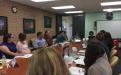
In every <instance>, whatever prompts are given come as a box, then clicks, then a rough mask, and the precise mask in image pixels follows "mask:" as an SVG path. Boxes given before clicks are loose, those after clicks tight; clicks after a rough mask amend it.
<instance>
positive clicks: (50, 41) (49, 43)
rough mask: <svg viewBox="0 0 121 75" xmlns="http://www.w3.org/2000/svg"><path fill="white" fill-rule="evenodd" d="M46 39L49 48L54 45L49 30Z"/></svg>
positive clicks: (46, 32) (45, 35)
mask: <svg viewBox="0 0 121 75" xmlns="http://www.w3.org/2000/svg"><path fill="white" fill-rule="evenodd" d="M44 39H45V40H46V41H47V44H48V46H51V45H52V44H53V39H52V37H51V35H50V31H48V30H46V31H45V34H44Z"/></svg>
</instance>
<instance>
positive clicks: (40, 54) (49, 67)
mask: <svg viewBox="0 0 121 75" xmlns="http://www.w3.org/2000/svg"><path fill="white" fill-rule="evenodd" d="M27 75H70V74H69V71H68V68H67V67H66V65H65V62H64V60H63V59H62V56H61V55H60V54H59V53H58V52H57V51H55V50H54V49H52V48H40V49H38V50H36V51H35V52H34V54H33V56H32V58H31V62H30V65H29V69H28V72H27Z"/></svg>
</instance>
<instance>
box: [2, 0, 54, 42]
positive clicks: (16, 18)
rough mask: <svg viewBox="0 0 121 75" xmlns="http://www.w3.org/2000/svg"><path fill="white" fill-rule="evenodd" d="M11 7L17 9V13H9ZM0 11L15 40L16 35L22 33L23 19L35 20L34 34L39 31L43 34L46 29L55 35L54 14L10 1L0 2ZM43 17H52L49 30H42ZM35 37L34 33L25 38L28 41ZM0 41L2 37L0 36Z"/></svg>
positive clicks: (3, 0)
mask: <svg viewBox="0 0 121 75" xmlns="http://www.w3.org/2000/svg"><path fill="white" fill-rule="evenodd" d="M12 6H16V7H17V13H12V12H11V7H12ZM0 10H1V11H0V16H7V17H8V32H9V33H13V34H15V36H16V39H17V36H18V34H19V33H20V32H23V18H32V19H35V20H36V29H35V30H36V32H38V31H41V32H43V33H44V31H45V30H47V29H48V30H50V31H51V32H52V34H53V35H54V34H55V30H56V29H55V24H56V23H55V20H56V17H55V13H52V12H48V11H44V10H41V9H39V8H34V7H30V6H26V5H23V4H19V3H15V2H11V1H10V0H0ZM44 16H50V17H52V27H51V28H44ZM35 36H36V34H35V33H33V34H28V35H27V38H28V39H30V38H33V37H35ZM0 40H2V36H0Z"/></svg>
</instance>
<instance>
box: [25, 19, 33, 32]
mask: <svg viewBox="0 0 121 75" xmlns="http://www.w3.org/2000/svg"><path fill="white" fill-rule="evenodd" d="M23 32H24V33H25V34H31V33H35V20H34V19H27V18H24V19H23Z"/></svg>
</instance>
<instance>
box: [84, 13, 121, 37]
mask: <svg viewBox="0 0 121 75" xmlns="http://www.w3.org/2000/svg"><path fill="white" fill-rule="evenodd" d="M96 20H106V19H105V13H101V12H99V13H86V18H85V37H88V33H89V31H94V21H96ZM113 20H121V12H113Z"/></svg>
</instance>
